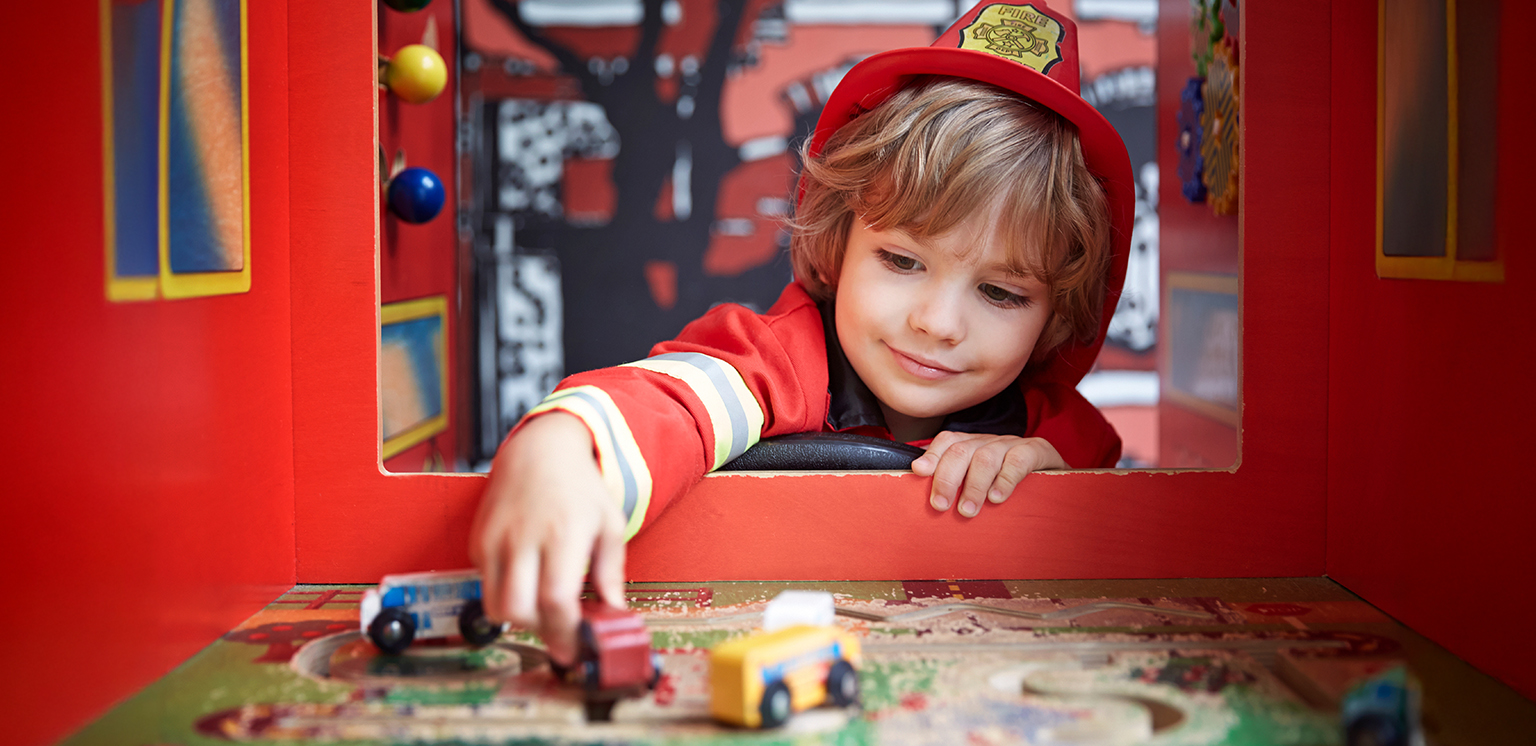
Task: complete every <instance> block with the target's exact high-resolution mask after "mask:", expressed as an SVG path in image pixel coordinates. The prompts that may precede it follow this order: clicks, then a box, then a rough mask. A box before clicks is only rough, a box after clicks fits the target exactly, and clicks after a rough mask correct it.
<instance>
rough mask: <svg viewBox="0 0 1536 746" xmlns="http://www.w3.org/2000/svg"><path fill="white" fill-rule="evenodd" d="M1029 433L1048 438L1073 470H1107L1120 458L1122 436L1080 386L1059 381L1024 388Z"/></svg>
mask: <svg viewBox="0 0 1536 746" xmlns="http://www.w3.org/2000/svg"><path fill="white" fill-rule="evenodd" d="M1024 403H1025V406H1027V407H1028V408H1029V409H1028V411H1029V432H1028V434H1029V435H1030V436H1033V437H1038V438H1044V439H1045V440H1046V441H1047V442H1049V443H1050V444H1051V445H1052V446H1054V447H1055V448H1056V452H1057V453H1059V454H1061V457H1062V459H1063V460H1065V461H1066V462H1067V466H1070V467H1072V468H1073V469H1107V468H1111V467H1113V466H1114V465H1115V464H1116V463H1117V462H1118V461H1119V460H1120V435H1119V433H1116V432H1115V428H1114V427H1113V426H1112V425H1110V424H1109V421H1108V420H1106V419H1104V415H1103V414H1102V413H1100V412H1099V410H1098V409H1097V408H1095V407H1094V406H1093V405H1092V404H1090V403H1089V402H1088V400H1087V399H1085V398H1083V395H1082V394H1080V393H1078V391H1077V389H1075V388H1072V387H1070V386H1064V385H1061V384H1057V383H1047V384H1041V385H1039V386H1033V387H1029V388H1026V389H1025V390H1024Z"/></svg>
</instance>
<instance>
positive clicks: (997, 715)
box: [66, 579, 1411, 746]
mask: <svg viewBox="0 0 1536 746" xmlns="http://www.w3.org/2000/svg"><path fill="white" fill-rule="evenodd" d="M365 588H366V586H356V585H347V586H339V585H301V586H297V587H295V588H294V589H293V590H291V591H289V592H287V593H285V594H283V595H282V596H281V597H279V598H278V599H277V600H275V601H273V602H272V603H271V604H270V605H269V606H268V607H267V608H266V609H264V610H263V611H261V612H260V613H258V614H256V615H255V616H253V617H251V618H250V619H249V620H247V621H246V622H245V623H244V624H242V625H240V627H239V628H237V629H235V630H232V631H230V632H229V633H228V634H226V635H224V636H223V638H222V639H220V640H218V641H216V642H214V643H213V644H211V645H210V646H208V647H207V648H206V649H204V650H203V651H202V652H201V653H199V654H198V655H196V656H194V657H193V658H191V659H190V660H188V661H187V662H186V663H184V664H183V665H181V666H180V667H178V668H177V669H176V670H174V671H172V672H171V673H169V674H167V675H166V676H165V677H164V678H162V679H161V680H159V681H157V682H155V683H154V684H151V685H150V686H149V687H146V688H145V689H144V690H143V691H142V692H140V693H139V694H138V695H136V696H135V697H133V698H132V699H130V700H128V701H126V702H124V703H123V704H122V705H120V706H118V707H117V708H116V709H114V710H113V711H111V712H110V713H108V714H107V715H106V716H104V717H103V718H101V719H100V720H98V721H97V722H95V723H93V724H91V725H90V726H88V727H86V728H85V729H84V730H83V731H81V732H80V733H78V734H76V736H75V737H73V738H72V739H70V740H69V741H67V742H66V743H71V744H92V743H113V744H179V745H183V746H189V745H191V744H219V743H230V742H238V743H282V744H304V743H326V744H335V743H390V744H414V743H451V744H478V743H495V744H593V743H624V744H672V743H688V744H693V743H699V744H727V743H730V744H735V743H743V744H748V743H750V744H767V743H784V744H790V743H793V744H820V743H829V744H864V743H870V744H874V743H879V744H975V745H984V744H1041V743H1073V744H1090V743H1095V744H1129V743H1148V744H1163V745H1166V746H1173V745H1175V744H1234V745H1236V744H1253V745H1255V746H1257V745H1259V744H1309V745H1316V744H1337V743H1342V742H1343V737H1342V731H1341V728H1340V725H1339V722H1340V721H1339V715H1338V713H1337V710H1336V709H1332V707H1333V706H1336V704H1337V702H1338V699H1339V697H1340V696H1341V693H1342V690H1343V689H1344V688H1345V687H1347V686H1348V685H1349V684H1350V683H1351V682H1352V681H1356V680H1358V679H1360V678H1361V677H1363V676H1369V675H1370V674H1371V673H1373V672H1375V671H1378V670H1381V669H1383V668H1385V667H1387V666H1389V665H1391V664H1392V663H1394V662H1395V661H1397V660H1398V658H1399V657H1400V656H1401V655H1402V652H1403V651H1402V644H1401V643H1400V639H1401V635H1402V634H1403V633H1405V632H1406V630H1405V629H1404V628H1402V627H1401V626H1399V625H1397V624H1396V623H1394V622H1393V621H1392V620H1391V619H1389V618H1387V617H1386V616H1384V615H1383V614H1382V613H1381V612H1379V611H1377V610H1376V609H1375V608H1373V607H1372V606H1370V605H1369V604H1367V603H1364V602H1362V601H1360V600H1358V599H1356V598H1355V597H1354V596H1352V595H1350V594H1349V593H1348V592H1346V591H1344V590H1342V589H1341V588H1339V587H1338V586H1337V585H1334V584H1333V583H1331V582H1329V581H1327V580H1323V579H1270V580H1262V579H1257V580H1227V581H1155V580H1143V581H943V580H936V581H906V582H900V581H893V582H850V583H766V582H740V583H723V582H721V583H672V584H657V583H643V584H633V585H631V586H630V587H629V589H628V600H629V604H630V607H631V608H632V609H634V610H636V611H639V612H641V613H643V615H644V616H645V619H646V623H647V625H648V627H649V629H650V632H651V638H652V647H653V649H654V650H656V651H657V652H658V653H659V657H660V660H661V666H662V671H663V673H662V675H661V678H660V681H659V683H658V684H657V685H656V687H655V689H654V690H653V691H650V692H648V693H646V694H645V695H644V696H640V697H634V698H629V699H625V700H622V701H620V702H619V703H618V705H617V706H616V707H615V708H614V709H613V712H612V719H611V721H608V722H592V723H589V722H587V721H586V718H585V716H584V710H583V700H582V695H581V692H580V690H579V689H577V688H573V687H571V686H570V685H568V684H565V683H563V682H561V681H560V680H558V679H557V678H556V677H555V676H554V675H552V673H551V671H550V667H549V665H548V659H547V657H546V656H545V654H544V652H543V650H542V648H541V647H540V646H539V643H538V640H537V639H536V638H535V637H533V636H531V635H529V634H527V633H523V632H519V631H513V632H509V633H507V634H506V635H503V636H502V638H501V639H500V640H499V641H498V642H496V643H494V644H492V645H490V646H488V647H485V648H481V649H478V650H476V649H471V648H468V647H465V646H463V645H462V644H459V642H458V640H457V638H454V639H451V640H448V641H446V642H445V641H442V640H435V641H427V642H422V643H418V644H416V645H414V646H412V647H411V648H410V649H408V650H407V651H406V652H405V653H403V654H401V655H398V656H389V655H384V654H382V653H380V652H379V651H378V650H377V649H376V648H375V647H374V646H373V645H372V643H370V642H369V641H368V639H367V638H366V637H365V636H363V635H362V634H360V633H359V631H358V614H359V610H358V609H359V602H360V600H361V598H362V595H363V591H364V589H365ZM786 589H809V590H824V591H829V592H831V593H832V594H833V598H834V600H835V605H836V613H837V616H836V623H837V625H838V626H841V627H843V628H844V629H846V630H849V631H851V632H853V633H854V634H855V635H856V636H857V637H858V639H859V643H860V646H861V648H862V662H861V665H860V666H859V671H858V682H859V685H860V690H861V705H860V706H855V707H847V708H832V707H821V708H815V709H810V710H806V711H804V712H799V713H796V714H795V715H794V716H793V717H791V718H790V719H789V721H788V722H787V723H786V724H785V725H783V726H781V727H779V728H777V729H773V730H762V731H760V730H752V729H744V728H738V727H733V726H727V725H721V724H718V723H716V722H715V721H714V720H713V719H712V718H711V716H710V693H709V677H708V667H709V650H710V648H711V647H713V646H715V645H717V644H719V643H721V642H723V641H725V640H729V639H732V638H735V637H739V636H742V635H746V634H748V633H751V632H752V631H753V630H754V628H755V627H757V626H758V624H759V623H760V622H761V618H762V612H763V609H764V607H765V606H766V604H767V602H768V601H769V600H770V599H772V598H773V597H774V596H776V595H777V594H778V593H779V592H780V591H783V590H786ZM1408 634H1411V633H1408Z"/></svg>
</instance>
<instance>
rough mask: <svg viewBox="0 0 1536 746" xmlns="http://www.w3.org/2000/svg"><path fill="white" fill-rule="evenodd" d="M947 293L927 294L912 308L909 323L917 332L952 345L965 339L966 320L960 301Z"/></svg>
mask: <svg viewBox="0 0 1536 746" xmlns="http://www.w3.org/2000/svg"><path fill="white" fill-rule="evenodd" d="M952 296H953V294H952V293H949V292H945V291H936V292H931V293H927V294H925V295H924V296H923V297H921V298H919V299H918V302H917V303H916V305H914V306H913V308H912V313H911V315H910V316H909V317H908V319H907V323H908V324H910V325H911V326H912V328H913V329H914V330H916V331H919V332H922V333H924V334H928V335H930V336H933V337H937V338H939V339H940V340H942V341H945V342H949V343H951V344H953V343H956V342H959V341H960V340H961V339H964V338H965V319H964V318H963V316H962V314H961V313H960V303H959V299H957V298H954V297H952Z"/></svg>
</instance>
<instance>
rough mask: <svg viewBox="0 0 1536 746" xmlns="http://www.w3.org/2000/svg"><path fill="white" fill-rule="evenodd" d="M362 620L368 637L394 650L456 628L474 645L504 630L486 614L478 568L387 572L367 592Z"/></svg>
mask: <svg viewBox="0 0 1536 746" xmlns="http://www.w3.org/2000/svg"><path fill="white" fill-rule="evenodd" d="M361 612H362V613H361V614H360V617H361V618H360V620H359V621H360V626H361V627H362V631H363V633H364V634H366V635H367V636H368V639H370V640H372V641H373V644H374V645H376V646H378V648H379V649H380V650H382V651H384V652H386V653H389V654H391V655H398V654H400V653H402V652H404V651H405V649H406V648H408V647H410V646H411V643H412V642H413V641H415V640H422V639H428V638H433V637H448V636H450V635H453V634H455V633H457V634H459V635H460V636H462V637H463V638H464V642H465V643H467V644H469V645H473V646H475V647H482V646H485V645H489V644H491V643H492V642H495V641H496V638H498V637H500V636H501V633H502V632H503V631H505V629H506V625H503V624H493V623H492V622H491V621H490V620H489V619H487V618H486V616H485V606H484V604H482V603H481V601H480V573H479V572H478V571H476V570H455V571H451V572H416V573H405V574H400V575H386V576H384V579H383V580H381V581H379V587H378V588H369V589H368V590H367V591H366V592H364V593H363V600H362V609H361Z"/></svg>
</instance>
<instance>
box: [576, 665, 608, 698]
mask: <svg viewBox="0 0 1536 746" xmlns="http://www.w3.org/2000/svg"><path fill="white" fill-rule="evenodd" d="M577 665H578V666H580V667H581V685H582V687H583V688H585V689H586V690H587V691H589V692H595V691H597V690H598V689H601V688H603V687H602V680H601V678H600V677H601V676H602V671H600V670H598V667H597V661H595V660H585V661H581V662H580V663H578V664H577Z"/></svg>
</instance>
